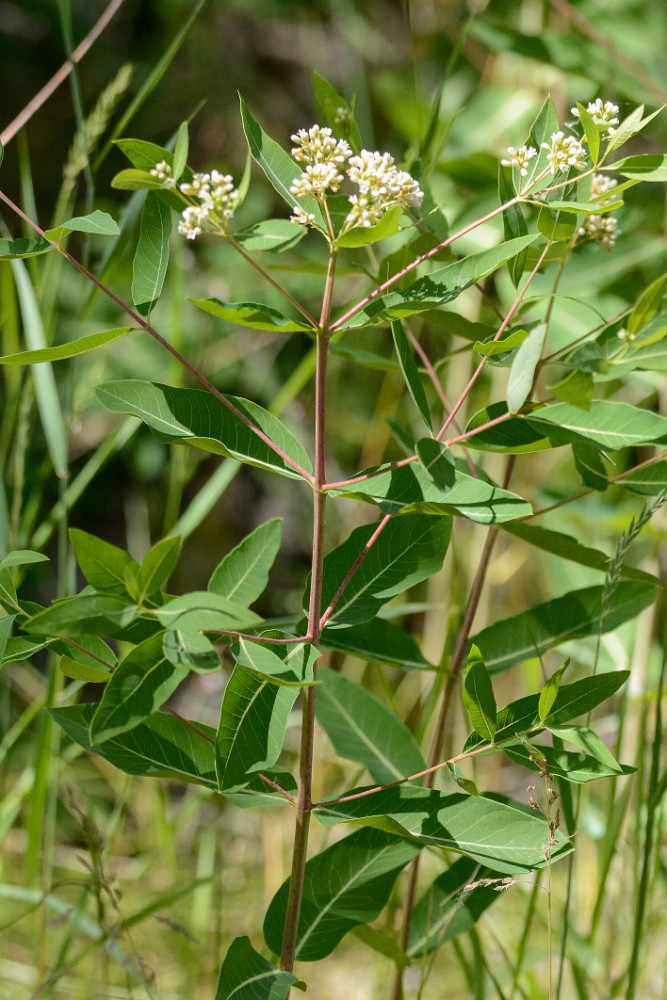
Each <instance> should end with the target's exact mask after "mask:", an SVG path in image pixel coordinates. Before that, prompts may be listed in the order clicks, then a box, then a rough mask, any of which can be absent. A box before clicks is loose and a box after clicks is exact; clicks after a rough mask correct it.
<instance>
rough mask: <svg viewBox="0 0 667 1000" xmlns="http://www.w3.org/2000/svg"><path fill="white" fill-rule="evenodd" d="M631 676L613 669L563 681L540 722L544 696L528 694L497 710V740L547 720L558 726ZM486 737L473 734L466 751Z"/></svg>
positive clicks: (540, 725) (533, 728)
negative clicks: (547, 711)
mask: <svg viewBox="0 0 667 1000" xmlns="http://www.w3.org/2000/svg"><path fill="white" fill-rule="evenodd" d="M629 676H630V674H629V671H627V670H614V671H611V672H610V673H607V674H597V675H596V676H595V677H584V678H583V679H582V680H580V681H575V682H574V684H564V685H561V687H560V688H559V691H558V694H557V695H556V700H555V701H554V703H553V705H552V706H551V711H550V714H549V715H547V716H546V718H545V720H544V723H540V718H539V704H540V697H541V695H538V694H534V695H529V696H528V697H527V698H519V700H518V701H513V702H512V703H511V704H510V705H506V706H505V708H502V709H501V710H500V712H498V716H497V719H496V743H497V744H500V743H502V742H503V741H505V740H508V739H510V738H511V737H512V736H514V735H515V734H516V733H526V732H528V731H532V732H537V731H539V730H540V729H543V728H544V725H545V723H548V724H549V725H551V724H552V723H553V725H555V726H557V725H561V724H562V723H564V722H569V721H570V720H571V719H576V718H577V717H578V716H580V715H584V714H586V713H587V712H590V711H592V710H593V709H594V708H596V707H597V706H598V705H600V704H601V703H602V702H603V701H606V699H607V698H610V697H611V696H612V695H613V694H615V693H616V691H618V689H619V688H620V687H621V685H622V684H624V683H625V681H627V679H628V677H629ZM483 742H484V740H483V739H482V738H481V736H479V735H478V734H477V733H472V734H471V735H470V736H469V737H468V739H467V740H466V744H465V750H469V749H470V748H471V747H476V746H479V745H480V744H482V743H483Z"/></svg>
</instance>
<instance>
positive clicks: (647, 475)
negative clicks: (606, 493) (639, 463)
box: [619, 459, 667, 496]
mask: <svg viewBox="0 0 667 1000" xmlns="http://www.w3.org/2000/svg"><path fill="white" fill-rule="evenodd" d="M619 485H620V486H625V488H626V489H628V490H631V491H632V492H633V493H639V495H640V496H658V494H659V493H662V492H663V490H667V462H666V461H665V460H664V459H662V460H660V461H657V462H653V463H652V464H651V465H647V466H645V467H644V468H643V469H637V471H636V472H631V473H630V474H629V475H627V476H625V477H624V478H623V479H621V480H620V482H619Z"/></svg>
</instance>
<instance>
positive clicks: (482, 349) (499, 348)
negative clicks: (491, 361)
mask: <svg viewBox="0 0 667 1000" xmlns="http://www.w3.org/2000/svg"><path fill="white" fill-rule="evenodd" d="M527 336H528V330H514V331H513V332H512V333H510V334H508V335H507V336H506V337H503V338H502V339H501V340H496V339H495V338H491V339H490V340H485V341H483V342H482V341H481V340H476V341H475V343H474V344H473V345H472V348H473V351H477V353H478V354H482V355H483V356H484V357H485V358H493V357H495V355H497V354H509V353H510V351H513V350H514V349H515V348H516V347H519V345H520V344H522V343H523V342H524V340H525V339H526V337H527Z"/></svg>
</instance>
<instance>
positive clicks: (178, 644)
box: [163, 628, 220, 674]
mask: <svg viewBox="0 0 667 1000" xmlns="http://www.w3.org/2000/svg"><path fill="white" fill-rule="evenodd" d="M163 649H164V655H165V656H166V657H167V659H168V660H169V662H170V663H173V664H174V666H176V667H187V668H188V670H194V671H195V673H198V674H210V673H212V672H213V671H214V670H219V669H220V657H219V656H218V654H217V653H216V651H215V649H214V647H213V643H212V642H211V641H210V639H207V637H206V636H205V635H202V633H201V632H192V631H190V632H186V631H184V630H183V629H177V628H175V629H170V630H169V631H168V632H165V633H164V639H163Z"/></svg>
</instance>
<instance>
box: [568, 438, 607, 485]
mask: <svg viewBox="0 0 667 1000" xmlns="http://www.w3.org/2000/svg"><path fill="white" fill-rule="evenodd" d="M572 457H573V458H574V464H575V468H576V470H577V472H578V473H579V475H580V476H581V481H582V483H583V484H584V486H588V487H589V488H590V489H592V490H597V491H598V492H599V493H604V491H605V490H606V489H607V488H608V486H609V476H608V475H607V469H606V467H605V464H604V460H603V458H602V455H601V454H600V452H599V451H598V450H597V448H594V447H593V445H592V444H588V443H587V442H586V441H575V442H574V444H573V445H572Z"/></svg>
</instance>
